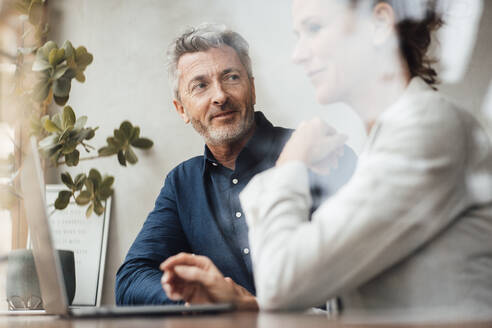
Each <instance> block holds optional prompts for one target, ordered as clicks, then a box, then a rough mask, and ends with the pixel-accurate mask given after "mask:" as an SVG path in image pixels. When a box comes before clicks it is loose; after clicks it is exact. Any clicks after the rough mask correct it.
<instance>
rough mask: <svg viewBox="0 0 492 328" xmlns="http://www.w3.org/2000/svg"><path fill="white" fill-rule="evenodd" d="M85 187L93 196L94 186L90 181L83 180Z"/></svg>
mask: <svg viewBox="0 0 492 328" xmlns="http://www.w3.org/2000/svg"><path fill="white" fill-rule="evenodd" d="M85 187H86V188H87V191H89V192H90V193H91V195H92V194H94V184H93V183H92V181H91V180H90V179H85Z"/></svg>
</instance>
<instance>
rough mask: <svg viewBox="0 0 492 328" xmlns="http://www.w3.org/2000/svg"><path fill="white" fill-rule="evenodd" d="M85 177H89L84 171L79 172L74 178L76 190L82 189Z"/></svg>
mask: <svg viewBox="0 0 492 328" xmlns="http://www.w3.org/2000/svg"><path fill="white" fill-rule="evenodd" d="M85 179H87V176H86V175H85V174H84V173H80V174H77V176H76V177H75V180H74V184H75V190H81V189H82V187H83V186H84V182H85Z"/></svg>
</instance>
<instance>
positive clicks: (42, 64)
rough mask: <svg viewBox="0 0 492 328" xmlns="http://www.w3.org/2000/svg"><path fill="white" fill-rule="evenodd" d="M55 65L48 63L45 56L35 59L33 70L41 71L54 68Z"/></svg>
mask: <svg viewBox="0 0 492 328" xmlns="http://www.w3.org/2000/svg"><path fill="white" fill-rule="evenodd" d="M52 68H53V67H52V66H51V65H50V63H48V61H47V60H45V59H43V58H38V57H36V59H35V60H34V63H33V64H32V70H33V72H40V71H45V70H47V69H52Z"/></svg>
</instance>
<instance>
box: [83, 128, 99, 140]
mask: <svg viewBox="0 0 492 328" xmlns="http://www.w3.org/2000/svg"><path fill="white" fill-rule="evenodd" d="M96 129H97V128H96ZM96 129H89V131H88V132H87V135H86V136H85V139H86V140H91V139H92V138H94V136H95V135H96Z"/></svg>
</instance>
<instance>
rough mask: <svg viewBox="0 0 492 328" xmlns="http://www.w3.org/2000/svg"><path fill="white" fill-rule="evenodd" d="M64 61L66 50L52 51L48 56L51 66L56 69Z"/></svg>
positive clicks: (54, 49)
mask: <svg viewBox="0 0 492 328" xmlns="http://www.w3.org/2000/svg"><path fill="white" fill-rule="evenodd" d="M63 60H65V49H63V48H62V49H56V48H53V49H51V51H50V54H49V55H48V62H49V63H50V64H51V66H53V67H56V65H58V64H59V63H60V62H62V61H63Z"/></svg>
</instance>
